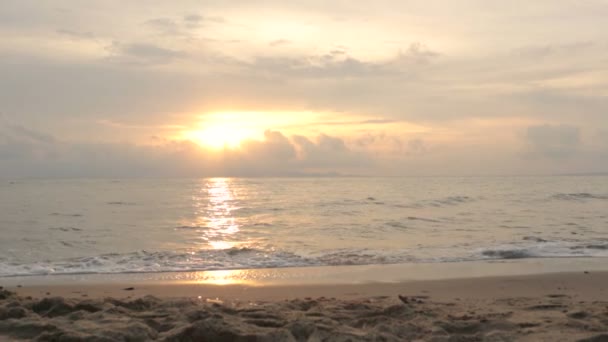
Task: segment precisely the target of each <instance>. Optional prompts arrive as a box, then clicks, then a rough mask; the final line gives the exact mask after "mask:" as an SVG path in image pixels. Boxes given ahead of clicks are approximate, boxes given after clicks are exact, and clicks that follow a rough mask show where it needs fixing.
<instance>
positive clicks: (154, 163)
mask: <svg viewBox="0 0 608 342" xmlns="http://www.w3.org/2000/svg"><path fill="white" fill-rule="evenodd" d="M607 17H608V1H605V0H576V1H575V0H538V1H523V0H514V1H498V0H490V1H488V0H458V1H450V2H446V1H439V0H431V1H419V0H394V1H389V0H380V1H374V2H363V1H358V2H355V1H334V2H327V1H317V0H307V1H304V0H297V1H278V0H277V1H238V0H235V1H194V0H181V1H160V0H150V1H118V0H103V1H102V0H89V1H86V2H83V1H75V0H49V1H37V0H4V1H2V2H0V75H2V77H1V78H0V159H3V160H4V163H3V164H4V165H5V166H4V170H3V169H1V168H0V176H2V175H5V176H12V175H22V174H24V173H23V172H24V169H25V168H26V167H30V168H37V169H38V170H39V171H37V172H39V173H40V175H44V174H45V172H46V173H47V174H49V175H55V176H105V175H106V174H107V173H108V172H110V171H108V170H114V171H112V172H117V174H118V175H130V174H142V172H139V171H138V170H142V169H145V170H146V172H144V173H145V174H150V175H170V176H197V175H201V176H204V175H211V174H213V175H222V174H228V175H281V174H302V173H310V172H341V173H349V174H379V175H410V174H530V173H533V174H534V173H570V172H598V171H606V170H608V21H606V20H605V18H607ZM91 155H97V156H99V155H103V156H104V157H103V160H97V159H96V160H91V159H90V158H91V157H90V156H91ZM168 163H172V165H174V168H167V167H166V164H168ZM99 164H103V165H104V167H102V168H100V167H99ZM104 172H105V173H104ZM110 173H111V172H110ZM34 175H37V174H36V173H32V176H34Z"/></svg>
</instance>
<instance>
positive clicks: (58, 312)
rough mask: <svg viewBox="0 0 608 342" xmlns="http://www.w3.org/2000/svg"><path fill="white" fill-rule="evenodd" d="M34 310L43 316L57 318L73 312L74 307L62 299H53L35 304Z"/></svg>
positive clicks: (46, 299) (45, 299)
mask: <svg viewBox="0 0 608 342" xmlns="http://www.w3.org/2000/svg"><path fill="white" fill-rule="evenodd" d="M32 310H33V311H34V312H35V313H37V314H39V315H41V316H48V317H56V316H62V315H66V314H69V313H71V312H73V311H74V307H73V306H72V305H71V304H69V303H67V302H66V301H65V299H64V298H62V297H52V298H44V299H42V300H41V301H39V302H38V303H35V304H34V305H33V306H32Z"/></svg>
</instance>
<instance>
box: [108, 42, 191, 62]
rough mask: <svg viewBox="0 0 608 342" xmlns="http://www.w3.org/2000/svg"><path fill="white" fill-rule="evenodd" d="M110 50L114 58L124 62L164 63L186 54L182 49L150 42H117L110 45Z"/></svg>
mask: <svg viewBox="0 0 608 342" xmlns="http://www.w3.org/2000/svg"><path fill="white" fill-rule="evenodd" d="M108 50H109V51H110V52H111V53H112V55H111V59H112V60H116V61H119V62H124V63H143V64H164V63H169V62H171V61H173V60H175V59H179V58H182V57H184V56H185V53H183V52H181V51H175V50H171V49H167V48H164V47H161V46H158V45H155V44H149V43H128V44H122V43H118V42H115V43H113V44H112V45H111V46H110V47H108Z"/></svg>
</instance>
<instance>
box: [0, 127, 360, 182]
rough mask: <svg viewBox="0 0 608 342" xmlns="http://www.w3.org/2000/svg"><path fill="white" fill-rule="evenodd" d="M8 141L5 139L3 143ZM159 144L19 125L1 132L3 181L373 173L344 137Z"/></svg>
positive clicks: (273, 136)
mask: <svg viewBox="0 0 608 342" xmlns="http://www.w3.org/2000/svg"><path fill="white" fill-rule="evenodd" d="M3 137H4V139H2V138H3ZM158 142H159V143H158V144H157V145H135V144H130V143H86V142H85V143H82V142H81V143H73V142H65V141H60V140H57V139H56V138H54V137H52V136H50V135H47V134H44V133H41V132H37V131H34V130H31V129H27V128H24V127H21V126H16V125H4V126H2V127H1V129H0V165H1V166H0V177H1V178H7V177H205V176H287V175H296V174H306V173H308V172H315V173H317V172H324V173H325V172H339V171H343V170H351V169H353V167H355V168H356V169H359V170H368V169H367V167H368V166H369V161H370V159H369V158H368V157H366V156H364V155H363V154H356V153H353V152H352V151H350V149H348V148H347V147H346V145H345V143H344V141H342V140H341V139H339V138H336V137H331V136H328V135H324V134H322V135H320V136H319V137H318V138H317V140H316V141H314V142H313V141H311V140H309V139H308V138H305V137H302V136H298V137H293V138H291V139H290V138H288V137H286V136H285V135H283V134H282V133H281V132H278V131H266V132H265V134H264V139H263V140H249V141H245V142H243V144H242V146H241V148H239V149H226V150H223V151H215V150H208V149H205V148H202V147H200V146H198V145H196V144H194V143H192V142H189V141H183V140H182V141H177V140H160V141H158Z"/></svg>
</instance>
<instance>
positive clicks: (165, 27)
mask: <svg viewBox="0 0 608 342" xmlns="http://www.w3.org/2000/svg"><path fill="white" fill-rule="evenodd" d="M145 24H146V25H148V26H150V27H152V28H154V29H156V30H158V31H160V32H161V33H163V34H167V35H175V34H178V33H179V32H180V27H179V25H178V24H177V23H176V22H175V21H174V20H173V19H170V18H154V19H150V20H148V21H146V22H145Z"/></svg>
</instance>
